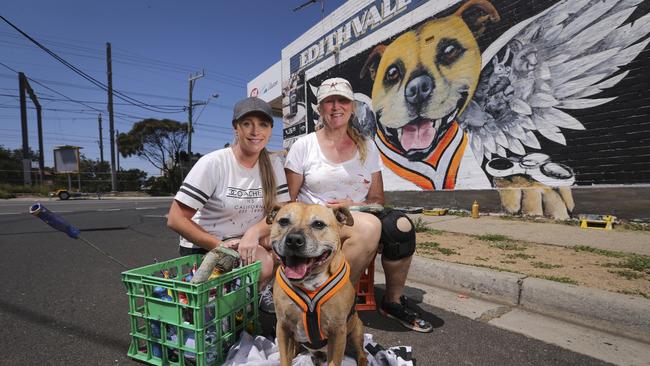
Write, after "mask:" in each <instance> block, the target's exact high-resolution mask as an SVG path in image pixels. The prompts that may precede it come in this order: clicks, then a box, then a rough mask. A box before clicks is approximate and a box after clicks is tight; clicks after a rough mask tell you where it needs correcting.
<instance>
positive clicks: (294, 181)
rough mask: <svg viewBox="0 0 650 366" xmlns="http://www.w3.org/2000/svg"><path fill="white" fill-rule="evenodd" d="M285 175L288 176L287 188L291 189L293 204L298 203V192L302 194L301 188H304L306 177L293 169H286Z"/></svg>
mask: <svg viewBox="0 0 650 366" xmlns="http://www.w3.org/2000/svg"><path fill="white" fill-rule="evenodd" d="M284 173H285V175H286V176H287V186H288V187H289V196H290V197H291V202H293V201H296V200H297V199H298V192H300V187H302V183H303V181H304V180H305V177H304V176H303V175H302V174H299V173H296V172H294V171H293V170H291V169H285V170H284Z"/></svg>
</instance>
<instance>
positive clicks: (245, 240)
mask: <svg viewBox="0 0 650 366" xmlns="http://www.w3.org/2000/svg"><path fill="white" fill-rule="evenodd" d="M259 241H260V238H259V235H257V233H255V232H253V230H248V231H246V233H245V234H244V236H243V237H242V238H241V239H239V243H238V246H237V251H238V252H239V255H240V256H241V261H242V265H244V266H246V265H249V264H251V263H253V262H255V252H256V250H257V246H258V244H259Z"/></svg>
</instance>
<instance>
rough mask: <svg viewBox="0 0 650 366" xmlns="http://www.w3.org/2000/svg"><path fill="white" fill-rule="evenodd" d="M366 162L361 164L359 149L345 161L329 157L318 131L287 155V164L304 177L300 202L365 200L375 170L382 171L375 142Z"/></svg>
mask: <svg viewBox="0 0 650 366" xmlns="http://www.w3.org/2000/svg"><path fill="white" fill-rule="evenodd" d="M366 149H367V156H366V161H365V162H364V163H361V161H360V160H359V152H358V151H357V152H356V154H355V155H354V157H353V158H352V159H350V160H348V161H345V162H343V163H338V164H337V163H332V162H330V161H328V160H327V158H326V157H325V155H323V152H322V151H321V149H320V145H319V144H318V138H317V137H316V133H315V132H312V133H310V134H308V135H306V136H302V137H300V138H299V139H298V140H296V142H294V144H293V145H291V149H290V150H289V153H288V154H287V158H286V161H285V163H284V167H285V168H287V169H289V170H291V171H293V172H295V173H298V174H301V175H302V176H303V177H304V181H303V184H302V187H300V191H299V192H298V201H301V202H306V203H318V204H325V203H327V202H328V201H333V200H338V201H340V200H348V199H349V200H352V201H353V202H363V201H365V200H366V197H367V196H368V191H369V190H370V183H371V182H372V173H375V172H378V171H381V170H382V163H381V159H380V158H379V152H378V151H377V147H376V146H375V143H374V142H372V141H369V140H368V141H367V143H366Z"/></svg>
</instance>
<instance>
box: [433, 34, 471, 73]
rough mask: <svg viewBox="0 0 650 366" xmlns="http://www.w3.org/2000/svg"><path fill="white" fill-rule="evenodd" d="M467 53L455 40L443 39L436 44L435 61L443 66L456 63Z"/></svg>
mask: <svg viewBox="0 0 650 366" xmlns="http://www.w3.org/2000/svg"><path fill="white" fill-rule="evenodd" d="M465 51H467V50H466V49H465V48H463V46H461V45H460V43H458V41H457V40H455V39H449V38H444V39H442V40H441V41H440V43H438V53H437V56H436V61H437V62H438V63H439V64H441V65H444V66H449V65H451V64H453V63H454V62H456V60H458V59H459V58H460V57H461V56H462V55H463V54H464V53H465Z"/></svg>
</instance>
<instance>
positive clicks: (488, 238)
mask: <svg viewBox="0 0 650 366" xmlns="http://www.w3.org/2000/svg"><path fill="white" fill-rule="evenodd" d="M475 238H476V239H478V240H483V241H508V240H510V238H509V237H507V236H505V235H501V234H485V235H476V236H475Z"/></svg>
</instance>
